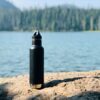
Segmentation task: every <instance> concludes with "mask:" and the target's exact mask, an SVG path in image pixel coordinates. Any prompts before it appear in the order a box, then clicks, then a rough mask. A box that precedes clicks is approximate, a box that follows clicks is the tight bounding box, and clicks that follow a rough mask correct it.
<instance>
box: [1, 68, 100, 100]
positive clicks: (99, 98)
mask: <svg viewBox="0 0 100 100" xmlns="http://www.w3.org/2000/svg"><path fill="white" fill-rule="evenodd" d="M0 100H100V70H99V71H93V72H57V73H45V84H44V88H43V89H41V90H35V89H31V88H30V85H29V76H28V75H22V76H16V77H10V78H0Z"/></svg>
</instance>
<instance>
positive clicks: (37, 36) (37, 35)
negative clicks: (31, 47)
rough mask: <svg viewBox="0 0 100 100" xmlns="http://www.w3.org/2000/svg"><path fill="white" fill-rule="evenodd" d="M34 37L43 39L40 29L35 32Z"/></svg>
mask: <svg viewBox="0 0 100 100" xmlns="http://www.w3.org/2000/svg"><path fill="white" fill-rule="evenodd" d="M32 39H42V36H41V34H40V32H39V31H37V32H35V33H34V35H33V36H32Z"/></svg>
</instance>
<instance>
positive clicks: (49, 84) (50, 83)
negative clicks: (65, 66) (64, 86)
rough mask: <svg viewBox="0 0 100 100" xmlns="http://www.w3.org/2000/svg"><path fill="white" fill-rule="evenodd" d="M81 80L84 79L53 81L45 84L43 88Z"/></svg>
mask: <svg viewBox="0 0 100 100" xmlns="http://www.w3.org/2000/svg"><path fill="white" fill-rule="evenodd" d="M82 78H86V77H75V78H67V79H64V80H53V81H50V82H47V83H45V84H44V88H49V87H54V86H56V85H58V84H60V83H62V82H72V81H75V80H79V79H82Z"/></svg>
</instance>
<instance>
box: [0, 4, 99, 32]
mask: <svg viewBox="0 0 100 100" xmlns="http://www.w3.org/2000/svg"><path fill="white" fill-rule="evenodd" d="M35 29H39V30H42V31H85V30H100V10H99V9H82V8H77V7H74V6H67V5H63V6H57V7H50V8H48V7H46V8H44V9H30V10H24V11H20V10H17V9H14V10H13V9H6V10H5V9H0V30H7V31H8V30H10V31H11V30H12V31H19V30H22V31H26V30H28V31H32V30H35Z"/></svg>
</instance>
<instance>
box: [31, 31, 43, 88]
mask: <svg viewBox="0 0 100 100" xmlns="http://www.w3.org/2000/svg"><path fill="white" fill-rule="evenodd" d="M29 81H30V85H31V86H32V88H35V89H41V88H43V84H44V48H43V47H42V36H41V35H40V33H39V31H38V32H35V33H34V35H33V37H32V47H31V49H30V79H29Z"/></svg>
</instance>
